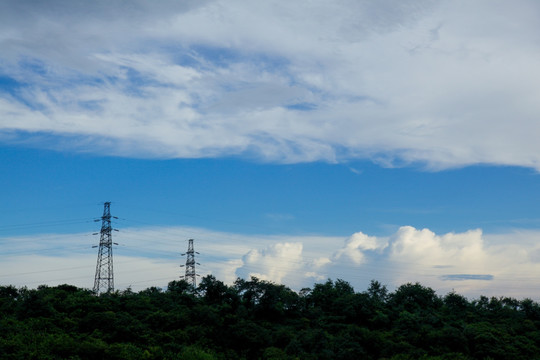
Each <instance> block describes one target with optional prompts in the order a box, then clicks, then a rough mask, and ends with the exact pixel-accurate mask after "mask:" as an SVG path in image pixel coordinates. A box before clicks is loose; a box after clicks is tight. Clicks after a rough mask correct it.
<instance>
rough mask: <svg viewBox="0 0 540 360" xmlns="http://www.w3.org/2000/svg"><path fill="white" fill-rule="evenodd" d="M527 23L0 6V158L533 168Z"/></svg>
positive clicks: (533, 85)
mask: <svg viewBox="0 0 540 360" xmlns="http://www.w3.org/2000/svg"><path fill="white" fill-rule="evenodd" d="M60 9H61V11H59V10H60ZM539 13H540V12H539V11H538V4H537V2H535V1H533V0H520V1H518V2H512V3H508V2H504V1H495V2H493V1H475V2H469V1H437V2H435V1H430V0H408V1H400V2H399V4H396V2H395V1H377V2H371V1H345V0H344V1H338V2H331V3H330V2H323V1H315V2H313V1H310V2H293V3H291V2H285V1H278V0H276V1H268V2H265V3H264V4H260V3H257V4H255V3H250V2H245V1H240V0H238V1H227V2H224V1H221V0H214V1H187V2H185V1H183V2H180V3H179V2H176V1H164V2H160V4H159V5H156V4H152V5H149V4H147V3H146V2H144V1H133V2H130V3H129V4H127V3H110V2H100V1H98V2H92V3H87V2H81V1H70V2H67V3H66V2H62V1H52V2H47V3H46V4H41V3H39V2H37V3H36V2H26V1H22V2H21V1H4V2H2V4H1V5H0V33H1V34H2V35H0V46H1V48H2V54H0V64H1V66H0V132H1V135H0V139H1V140H0V141H3V142H11V143H13V142H15V143H16V142H21V141H25V142H28V141H32V142H33V143H36V144H38V145H39V146H46V147H53V148H57V149H60V150H64V149H66V148H68V149H70V150H78V151H98V152H100V153H103V154H111V153H112V154H116V155H124V156H139V157H149V156H154V157H168V158H173V157H183V158H187V157H216V156H228V155H233V154H241V155H244V156H250V157H252V156H256V157H258V158H260V159H263V160H265V161H275V162H284V163H291V162H305V161H318V160H323V161H329V162H336V161H343V160H347V159H354V158H368V159H372V160H373V161H378V162H381V163H383V164H385V165H387V166H392V165H394V164H396V162H399V163H403V162H405V163H408V162H423V163H425V164H427V166H430V167H432V168H446V167H453V166H463V165H468V164H477V163H491V164H509V165H521V166H528V167H534V168H537V169H540V165H539V164H540V157H539V155H538V154H540V148H539V146H540V145H538V141H536V138H535V134H537V133H538V131H539V130H540V129H539V127H538V126H539V125H538V121H537V119H538V117H539V115H540V106H539V105H538V102H537V101H536V99H538V97H539V95H540V87H539V85H538V84H540V81H539V80H540V71H538V67H537V65H536V62H535V59H537V58H538V57H539V55H540V50H539V49H538V46H537V45H536V44H537V42H538V35H537V34H538V33H539V32H538V24H539V23H540V21H538V20H539V19H538V15H537V14H539ZM44 134H47V136H45V137H46V138H47V137H49V136H54V137H55V138H54V140H51V141H44V140H43V137H44ZM51 134H52V135H51ZM74 137H76V141H74V140H73V138H74ZM81 139H84V140H81Z"/></svg>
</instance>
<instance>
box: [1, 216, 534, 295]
mask: <svg viewBox="0 0 540 360" xmlns="http://www.w3.org/2000/svg"><path fill="white" fill-rule="evenodd" d="M195 234H196V235H197V241H196V243H195V248H196V250H197V251H199V252H200V253H201V255H198V258H197V261H198V262H200V263H201V266H198V268H197V272H198V273H199V274H200V275H201V276H204V275H206V274H213V275H215V276H216V277H217V278H218V279H220V280H222V281H225V282H227V283H232V282H234V280H235V279H236V278H237V277H241V278H249V277H250V276H256V277H258V278H260V279H264V280H268V281H273V282H277V283H282V284H285V285H287V286H290V287H292V288H293V289H295V290H300V289H301V288H303V287H311V286H312V285H313V284H314V283H317V282H324V281H326V279H328V278H331V279H334V280H336V279H338V278H340V279H343V280H346V281H348V282H350V283H351V284H352V285H353V286H354V287H355V289H356V290H357V291H364V290H365V289H366V288H367V287H368V285H369V282H370V281H371V280H372V279H374V280H378V281H380V282H382V283H383V284H386V285H388V286H389V288H390V289H393V288H394V287H395V286H399V285H402V284H404V283H407V282H420V283H421V284H422V285H424V286H430V287H432V288H433V289H435V290H436V291H438V293H439V294H441V295H444V294H446V293H448V292H450V291H452V290H455V291H456V292H458V293H460V294H464V295H466V296H471V297H477V296H480V295H487V296H503V295H504V296H513V297H516V298H524V297H532V298H538V297H539V296H540V290H539V289H538V287H537V286H536V285H537V278H536V277H535V276H534V275H533V274H538V273H539V272H540V245H539V244H538V242H537V241H536V239H538V236H539V233H538V231H521V232H518V231H515V232H511V233H505V234H499V235H486V234H483V233H482V231H480V230H472V231H467V232H463V233H447V234H443V235H438V234H435V233H434V232H432V231H431V230H429V229H416V228H414V227H410V226H404V227H401V228H400V229H399V230H398V231H397V232H395V233H394V234H392V235H391V236H389V237H375V236H368V235H366V234H364V233H361V232H358V233H355V234H353V235H351V236H350V237H348V238H347V237H330V236H292V235H291V236H287V235H280V236H277V235H275V236H268V235H244V234H233V233H225V232H215V231H209V230H205V229H200V228H186V227H171V228H162V227H148V228H127V229H125V230H123V231H122V232H120V233H118V234H117V236H116V238H115V241H118V242H119V243H120V246H119V247H117V248H116V249H115V250H114V252H115V255H114V259H115V260H114V261H115V262H114V264H115V284H116V288H117V289H118V290H123V289H126V288H127V287H131V288H133V289H134V290H136V291H139V290H142V289H145V288H148V287H151V286H158V287H159V286H165V285H166V284H167V283H168V282H169V281H172V280H174V279H178V277H179V276H180V275H181V274H182V269H181V268H180V267H179V264H180V263H181V262H182V261H185V259H182V258H181V257H180V252H181V251H182V250H183V249H184V248H185V247H186V246H187V244H186V243H185V242H183V241H178V239H182V238H185V237H186V236H193V235H195ZM150 238H151V239H153V241H152V243H151V244H149V243H148V239H150ZM156 239H159V240H156ZM36 240H39V241H36ZM0 241H1V242H2V243H3V244H4V245H5V246H4V248H5V251H4V252H3V254H2V255H0V259H1V260H2V261H0V274H1V275H0V284H1V285H7V284H13V285H16V286H29V287H35V286H38V285H41V284H48V285H57V284H62V283H71V284H74V285H76V286H80V287H86V288H92V284H93V278H94V269H95V262H96V251H95V249H91V247H90V244H89V241H90V239H89V238H88V236H85V235H81V234H68V235H66V234H64V235H56V234H55V235H46V236H39V239H38V238H36V236H30V237H15V238H9V239H8V238H4V239H0Z"/></svg>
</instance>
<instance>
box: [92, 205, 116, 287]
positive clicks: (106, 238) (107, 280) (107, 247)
mask: <svg viewBox="0 0 540 360" xmlns="http://www.w3.org/2000/svg"><path fill="white" fill-rule="evenodd" d="M111 218H115V219H118V218H117V217H116V216H111V202H110V201H107V202H105V203H104V208H103V216H102V217H101V231H100V238H99V250H98V259H97V265H96V278H95V280H94V293H95V294H99V293H102V292H111V291H114V274H113V253H112V247H113V244H114V245H118V244H117V243H113V242H112V234H111V233H112V230H113V228H112V225H111ZM99 220H100V219H96V221H99ZM96 234H97V233H96ZM94 247H97V246H94Z"/></svg>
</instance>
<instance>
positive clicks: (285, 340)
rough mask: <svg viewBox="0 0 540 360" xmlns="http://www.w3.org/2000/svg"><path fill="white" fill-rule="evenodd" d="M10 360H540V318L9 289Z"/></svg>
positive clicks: (377, 289)
mask: <svg viewBox="0 0 540 360" xmlns="http://www.w3.org/2000/svg"><path fill="white" fill-rule="evenodd" d="M0 315H1V317H0V358H1V359H188V360H189V359H209V360H211V359H268V360H269V359H274V360H276V359H344V360H345V359H393V360H398V359H433V360H443V359H461V360H467V359H486V360H487V359H493V360H496V359H505V360H506V359H539V358H540V356H539V355H538V354H539V353H540V331H539V330H540V306H539V305H538V304H537V303H535V302H534V301H532V300H530V299H525V300H521V301H518V300H515V299H511V298H491V299H490V298H487V297H480V298H479V299H476V300H472V301H469V300H468V299H466V298H465V297H463V296H461V295H459V294H456V293H453V292H452V293H449V294H447V295H446V296H444V297H440V296H438V295H437V294H436V293H435V292H434V291H433V290H432V289H430V288H427V287H424V286H422V285H420V284H418V283H416V284H405V285H402V286H400V287H399V288H398V289H396V291H394V292H388V291H387V289H386V287H384V286H383V285H381V284H380V283H379V282H376V281H373V282H372V283H371V285H370V287H369V288H368V289H367V290H366V291H365V292H361V293H357V292H355V291H354V289H353V288H352V287H351V286H350V284H349V283H347V282H345V281H343V280H337V281H331V280H328V281H326V282H325V283H322V284H315V285H314V287H313V289H302V291H300V292H299V293H296V292H294V291H292V290H290V289H289V288H287V287H286V286H283V285H277V284H274V283H271V282H267V281H262V280H259V279H257V278H252V279H250V280H242V279H238V280H237V281H236V282H235V283H234V285H232V286H229V285H226V284H224V283H223V282H221V281H219V280H217V279H216V278H215V277H213V276H207V277H205V278H203V279H202V280H201V282H200V284H199V286H198V287H197V288H196V289H194V288H193V287H191V286H190V285H188V284H187V283H186V282H184V281H173V282H171V283H169V285H168V287H167V289H166V290H162V289H159V288H149V289H146V290H144V291H141V292H138V293H135V292H133V291H131V289H128V290H126V291H123V292H115V293H112V294H102V295H100V296H95V295H94V294H93V293H92V292H91V291H88V290H85V289H79V288H76V287H74V286H70V285H60V286H56V287H47V286H40V287H38V288H37V289H33V290H29V289H27V288H21V289H17V288H14V287H12V286H0Z"/></svg>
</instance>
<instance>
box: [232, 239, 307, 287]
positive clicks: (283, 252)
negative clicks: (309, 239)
mask: <svg viewBox="0 0 540 360" xmlns="http://www.w3.org/2000/svg"><path fill="white" fill-rule="evenodd" d="M302 247H303V246H302V243H277V244H273V245H270V246H268V247H266V248H264V249H262V250H258V249H253V250H250V251H249V252H248V253H247V254H246V255H244V257H243V258H242V261H243V265H242V267H240V268H239V269H237V270H236V273H237V274H238V276H240V277H242V278H249V277H251V276H255V277H257V278H260V279H261V280H269V281H274V282H277V283H283V282H291V280H292V279H287V280H289V281H284V280H285V278H286V277H291V275H294V273H295V272H296V271H298V270H299V269H300V268H302V266H303V264H302V262H303V259H302ZM295 280H296V279H294V280H292V281H293V282H296V281H295Z"/></svg>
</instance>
